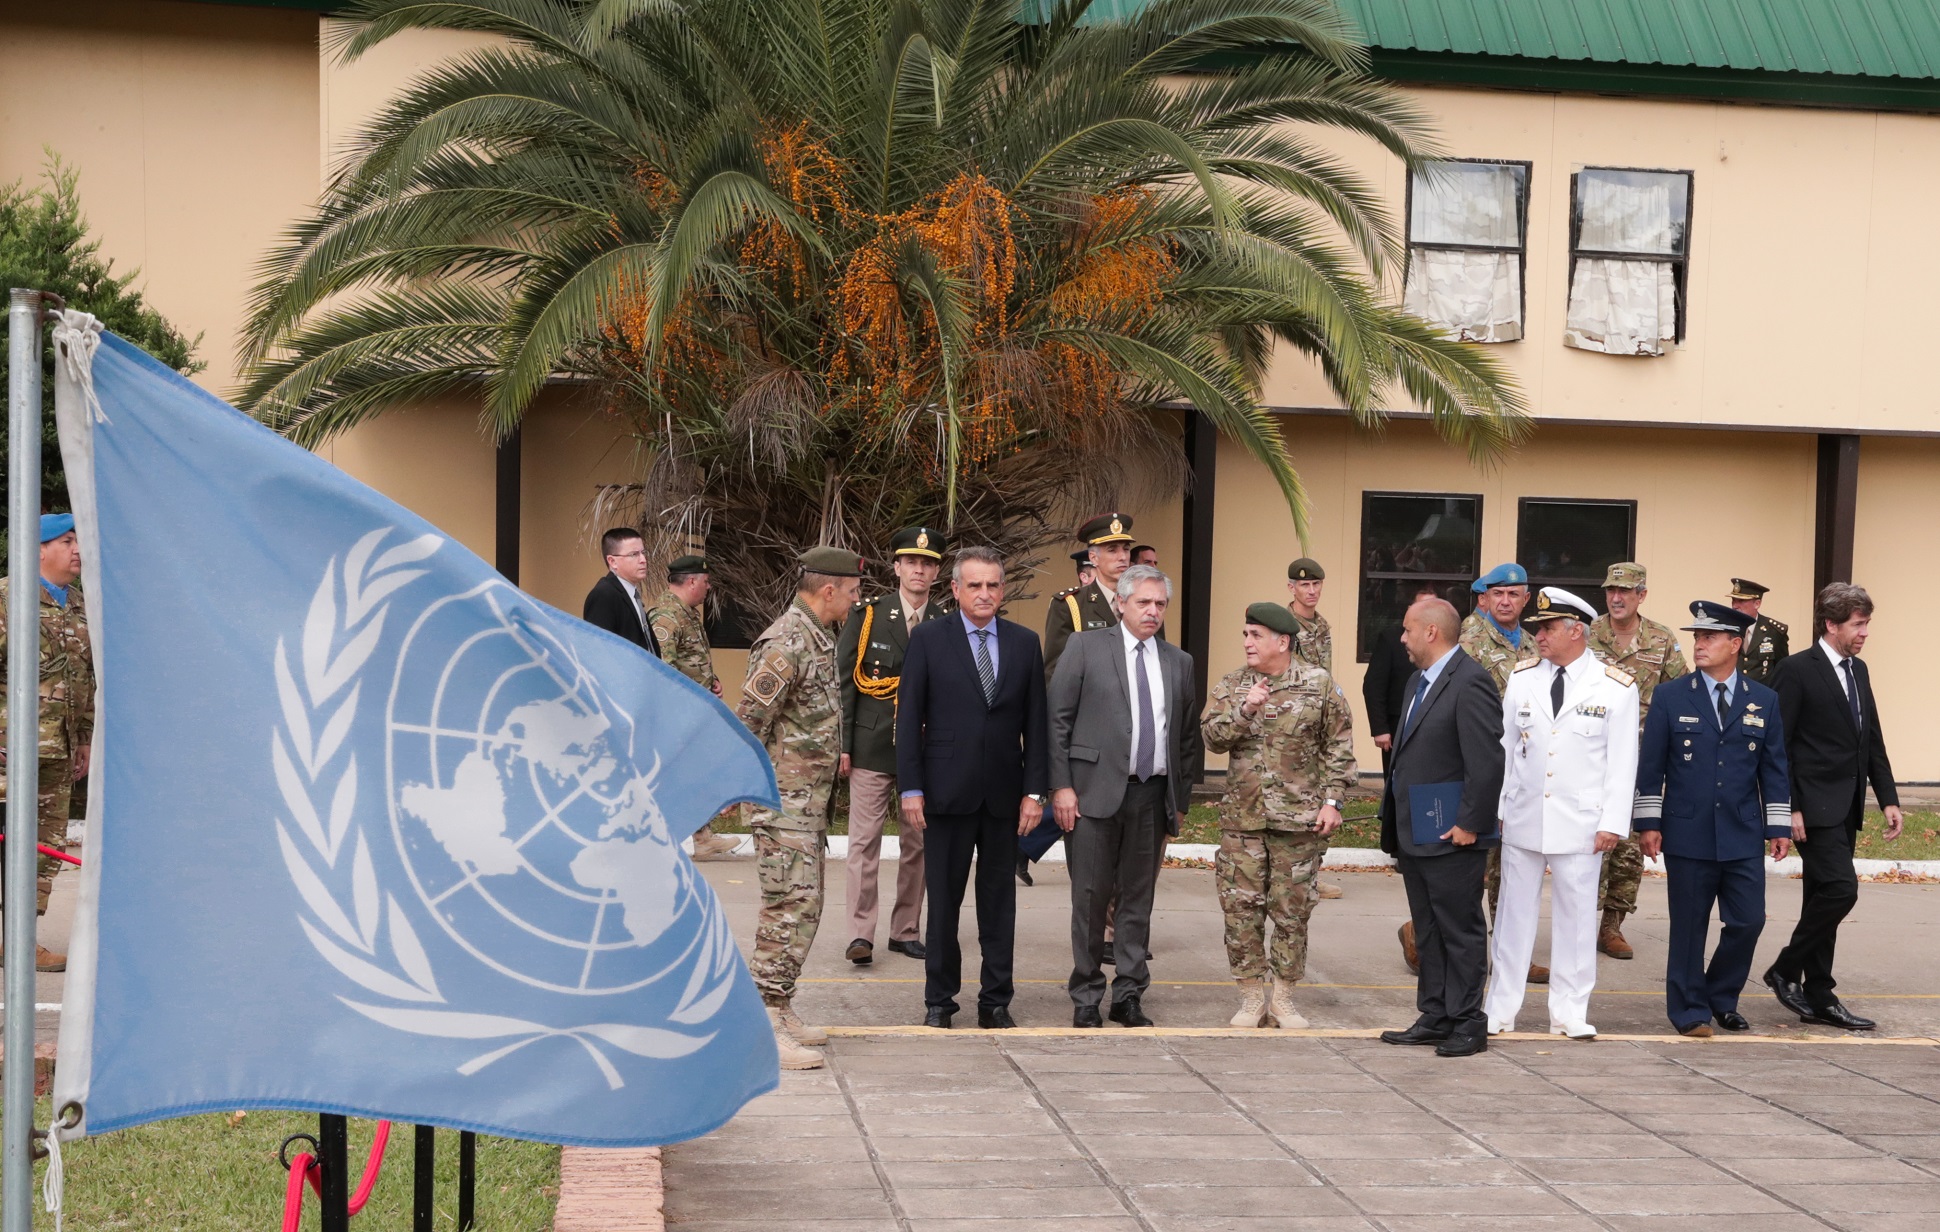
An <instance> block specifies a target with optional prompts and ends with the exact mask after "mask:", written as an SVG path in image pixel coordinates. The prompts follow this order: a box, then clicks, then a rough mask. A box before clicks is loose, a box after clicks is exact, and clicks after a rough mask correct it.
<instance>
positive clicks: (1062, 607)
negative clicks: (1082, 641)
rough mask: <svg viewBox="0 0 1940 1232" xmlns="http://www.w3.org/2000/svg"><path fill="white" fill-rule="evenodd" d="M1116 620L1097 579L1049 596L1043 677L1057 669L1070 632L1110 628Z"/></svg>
mask: <svg viewBox="0 0 1940 1232" xmlns="http://www.w3.org/2000/svg"><path fill="white" fill-rule="evenodd" d="M1117 623H1118V613H1117V612H1116V611H1115V610H1113V608H1112V605H1111V600H1110V599H1107V598H1106V597H1105V588H1104V587H1103V586H1101V585H1100V584H1099V583H1098V582H1096V581H1090V582H1086V583H1085V584H1084V585H1083V586H1073V587H1072V588H1071V589H1070V590H1060V591H1059V592H1058V593H1057V594H1055V595H1052V596H1051V610H1050V612H1049V613H1048V614H1046V616H1045V617H1044V678H1045V679H1046V680H1049V679H1050V678H1051V674H1052V673H1053V672H1055V671H1056V670H1057V666H1058V656H1059V655H1061V654H1063V653H1064V644H1065V643H1066V642H1068V641H1070V640H1071V635H1072V634H1073V633H1076V632H1078V631H1079V630H1082V629H1109V628H1111V627H1112V626H1113V625H1115V624H1117Z"/></svg>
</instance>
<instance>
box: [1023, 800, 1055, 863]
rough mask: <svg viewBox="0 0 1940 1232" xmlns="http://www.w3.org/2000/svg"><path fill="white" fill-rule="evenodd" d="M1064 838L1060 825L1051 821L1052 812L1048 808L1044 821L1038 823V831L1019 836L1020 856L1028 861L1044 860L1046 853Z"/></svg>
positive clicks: (1045, 811)
mask: <svg viewBox="0 0 1940 1232" xmlns="http://www.w3.org/2000/svg"><path fill="white" fill-rule="evenodd" d="M1063 837H1064V831H1062V830H1060V829H1058V823H1057V822H1055V821H1053V820H1052V819H1051V810H1050V809H1048V808H1047V809H1045V810H1044V820H1043V821H1040V822H1038V823H1037V829H1035V830H1032V831H1031V832H1030V833H1029V834H1020V835H1018V836H1017V851H1018V854H1020V855H1022V856H1023V857H1024V858H1025V859H1026V860H1033V861H1035V860H1042V859H1043V858H1044V853H1045V852H1047V851H1049V850H1051V848H1052V847H1054V846H1056V845H1057V841H1058V840H1059V839H1061V838H1063Z"/></svg>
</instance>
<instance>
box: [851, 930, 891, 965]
mask: <svg viewBox="0 0 1940 1232" xmlns="http://www.w3.org/2000/svg"><path fill="white" fill-rule="evenodd" d="M889 945H890V948H892V949H894V948H895V945H896V943H895V942H894V941H891V942H890V943H889ZM842 957H844V958H846V959H848V960H849V961H850V962H852V963H854V964H855V965H856V966H858V967H866V966H868V965H869V964H870V963H872V962H874V961H876V943H875V942H873V941H865V940H863V939H862V938H861V937H857V938H856V939H855V940H854V941H851V942H849V948H848V949H847V950H844V951H843V952H842Z"/></svg>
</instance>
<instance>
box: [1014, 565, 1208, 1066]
mask: <svg viewBox="0 0 1940 1232" xmlns="http://www.w3.org/2000/svg"><path fill="white" fill-rule="evenodd" d="M1117 598H1118V615H1119V619H1118V623H1117V624H1115V625H1112V626H1111V627H1109V628H1105V629H1090V630H1085V631H1082V632H1079V633H1076V634H1073V635H1072V637H1071V640H1070V641H1069V642H1068V643H1066V645H1065V648H1064V653H1063V654H1062V655H1061V656H1059V659H1058V666H1057V671H1056V672H1055V673H1054V674H1053V675H1052V677H1051V689H1050V695H1049V704H1050V720H1051V722H1050V726H1051V788H1052V792H1051V809H1052V815H1053V816H1054V817H1055V818H1056V820H1057V823H1058V825H1059V827H1060V828H1062V829H1064V830H1065V831H1067V832H1068V833H1069V834H1070V836H1071V840H1070V842H1071V854H1070V860H1071V956H1072V969H1071V980H1070V990H1071V1001H1072V1004H1073V1006H1074V1008H1073V1011H1072V1017H1071V1022H1072V1025H1073V1026H1078V1027H1098V1026H1102V1025H1104V1023H1103V1018H1102V1016H1101V1015H1100V1013H1099V1007H1100V1005H1101V1003H1102V1002H1103V1001H1104V997H1105V990H1106V980H1105V974H1104V969H1103V963H1104V958H1105V946H1106V942H1105V910H1106V905H1107V904H1109V903H1110V902H1111V901H1112V898H1113V896H1114V895H1116V896H1117V899H1118V913H1117V921H1116V928H1115V931H1114V936H1113V939H1112V942H1111V945H1112V949H1113V965H1114V966H1115V967H1116V968H1117V973H1116V975H1115V976H1114V977H1113V979H1112V980H1111V1019H1112V1021H1114V1022H1118V1023H1123V1024H1124V1025H1125V1026H1128V1027H1149V1026H1151V1025H1153V1024H1152V1020H1151V1019H1150V1018H1148V1017H1146V1015H1145V1011H1144V1008H1143V1005H1142V1000H1143V998H1144V995H1145V990H1146V987H1147V986H1148V985H1149V984H1150V982H1151V980H1150V977H1149V975H1148V974H1147V972H1146V960H1147V958H1148V956H1149V954H1150V949H1149V946H1148V940H1149V937H1150V933H1151V924H1152V895H1153V892H1154V891H1155V890H1156V889H1157V887H1158V870H1159V853H1160V850H1161V849H1162V848H1163V846H1164V843H1165V840H1166V836H1167V835H1168V834H1176V833H1177V832H1178V828H1179V819H1180V818H1181V817H1182V816H1184V814H1185V811H1186V807H1187V806H1188V805H1189V804H1190V803H1191V799H1192V778H1193V775H1194V773H1195V771H1196V768H1197V767H1198V766H1199V764H1200V760H1201V750H1200V736H1199V699H1198V695H1197V694H1196V692H1195V691H1194V687H1193V670H1192V656H1190V655H1188V654H1187V653H1186V652H1185V651H1183V650H1180V649H1179V648H1178V647H1176V646H1173V645H1170V644H1168V643H1166V642H1162V641H1160V640H1159V639H1158V636H1157V635H1158V631H1159V626H1160V625H1162V624H1164V623H1165V609H1166V607H1167V605H1168V604H1169V603H1170V602H1171V599H1172V583H1171V582H1170V581H1168V580H1167V579H1166V576H1165V574H1163V573H1161V572H1159V571H1158V570H1157V569H1154V568H1152V567H1151V566H1150V565H1134V566H1132V567H1131V568H1129V569H1127V570H1125V572H1124V573H1123V574H1122V575H1120V577H1119V579H1118V586H1117Z"/></svg>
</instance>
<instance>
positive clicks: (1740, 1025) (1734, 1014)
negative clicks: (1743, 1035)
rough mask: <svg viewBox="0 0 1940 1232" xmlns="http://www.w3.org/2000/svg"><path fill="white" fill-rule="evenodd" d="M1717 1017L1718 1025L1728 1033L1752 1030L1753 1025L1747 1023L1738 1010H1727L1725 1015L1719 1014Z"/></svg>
mask: <svg viewBox="0 0 1940 1232" xmlns="http://www.w3.org/2000/svg"><path fill="white" fill-rule="evenodd" d="M1716 1017H1717V1019H1718V1025H1719V1026H1721V1027H1723V1028H1724V1029H1725V1030H1727V1031H1749V1030H1751V1024H1750V1023H1748V1022H1746V1021H1745V1016H1744V1015H1743V1014H1740V1013H1739V1012H1738V1011H1737V1010H1726V1011H1725V1012H1724V1013H1722V1014H1719V1015H1717V1016H1716Z"/></svg>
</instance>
